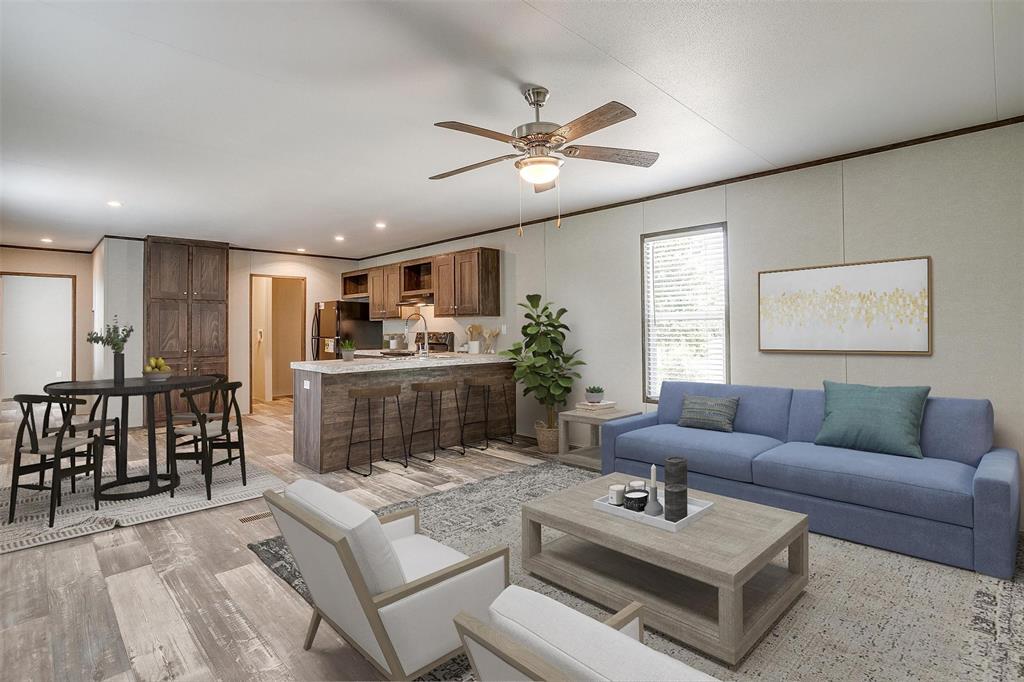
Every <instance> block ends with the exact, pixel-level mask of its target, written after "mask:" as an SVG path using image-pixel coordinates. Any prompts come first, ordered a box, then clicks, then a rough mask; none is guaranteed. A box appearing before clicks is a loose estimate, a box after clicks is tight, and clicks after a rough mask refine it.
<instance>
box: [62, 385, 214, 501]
mask: <svg viewBox="0 0 1024 682" xmlns="http://www.w3.org/2000/svg"><path fill="white" fill-rule="evenodd" d="M217 381H218V379H217V377H213V376H170V377H167V378H166V379H161V380H153V379H149V378H146V377H132V378H126V379H124V381H123V382H115V381H114V380H113V379H96V380H92V381H61V382H56V383H52V384H48V385H46V386H45V387H44V388H43V390H44V391H45V392H46V393H47V394H48V395H51V396H58V397H76V396H77V397H81V396H96V403H95V404H94V405H93V409H92V412H93V413H94V414H95V413H96V412H97V408H98V412H99V414H100V422H101V426H100V429H101V432H100V442H101V443H102V442H105V438H106V426H107V407H108V403H109V401H110V399H111V398H120V400H121V406H120V407H121V428H120V429H119V434H118V443H117V446H116V448H115V454H114V462H115V466H114V478H113V480H110V481H103V482H101V483H100V487H99V490H98V491H97V497H98V499H100V500H133V499H137V498H140V497H147V496H149V495H158V494H160V493H164V492H170V494H171V497H173V496H174V488H175V487H176V486H177V485H178V480H176V478H175V477H173V476H172V475H171V474H169V473H167V474H161V473H160V471H159V468H158V466H157V435H156V426H157V424H156V398H157V396H160V395H162V396H163V398H164V401H163V402H164V410H165V414H166V422H165V423H166V424H168V425H169V424H171V421H172V418H173V412H172V409H171V405H172V398H171V393H172V392H173V391H180V390H189V389H196V388H203V387H206V386H212V385H213V384H215V383H216V382H217ZM135 397H141V398H143V399H144V401H145V414H146V429H147V436H148V449H149V452H148V455H149V473H147V474H141V475H134V476H129V475H128V403H129V399H130V398H135ZM173 451H174V431H173V429H170V428H168V429H167V452H168V453H170V452H173ZM139 484H148V485H146V486H145V487H141V488H140V487H139ZM128 486H132V487H133V489H131V490H121V488H124V487H128Z"/></svg>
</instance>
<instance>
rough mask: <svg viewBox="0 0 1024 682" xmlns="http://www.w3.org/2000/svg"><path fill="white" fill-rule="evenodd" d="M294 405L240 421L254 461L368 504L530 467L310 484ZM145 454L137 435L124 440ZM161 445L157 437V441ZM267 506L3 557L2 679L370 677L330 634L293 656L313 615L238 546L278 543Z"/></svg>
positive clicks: (522, 461)
mask: <svg viewBox="0 0 1024 682" xmlns="http://www.w3.org/2000/svg"><path fill="white" fill-rule="evenodd" d="M0 407H2V408H3V409H2V410H0V476H2V479H0V480H4V481H5V482H7V481H9V479H10V459H11V455H12V452H13V445H12V441H13V438H14V436H15V432H16V429H17V414H16V412H17V410H16V409H12V408H14V407H15V406H13V405H12V404H10V403H4V404H3V405H2V406H0ZM291 410H292V405H291V401H290V400H278V401H274V402H273V403H258V402H257V403H255V404H254V413H253V414H252V415H250V416H247V417H245V418H244V421H245V440H246V452H247V456H248V457H249V461H251V462H255V463H257V464H259V465H260V466H263V467H264V468H266V469H269V470H270V471H272V472H273V473H274V474H276V475H277V476H278V477H279V478H280V479H281V480H283V481H285V482H290V481H293V480H295V479H297V478H312V479H315V480H318V481H320V482H322V483H323V484H324V485H328V486H330V487H331V488H334V489H336V490H344V491H347V492H348V494H350V495H351V496H352V497H353V498H354V499H356V500H358V501H359V502H361V503H363V504H365V505H367V506H369V507H378V506H380V505H384V504H389V503H393V502H399V501H403V500H409V499H413V498H416V497H420V496H422V495H427V494H430V493H432V492H436V491H439V490H446V489H448V488H451V487H454V486H458V485H461V484H463V483H468V482H472V481H476V480H480V479H482V478H487V477H490V476H494V475H497V474H501V473H505V472H508V471H515V470H518V469H520V468H522V467H524V466H527V465H529V464H532V463H535V462H536V461H537V460H536V459H535V457H534V455H536V454H537V453H536V451H535V450H531V449H527V448H523V449H522V450H521V451H520V452H510V453H508V454H507V455H503V456H501V457H498V456H495V455H493V454H481V453H479V452H477V451H473V450H468V451H467V454H466V456H465V457H459V456H458V455H450V454H447V453H442V454H439V455H438V458H437V460H436V461H435V462H434V463H432V464H428V463H423V462H412V461H410V464H409V468H408V469H403V468H402V466H401V465H399V464H393V463H381V464H380V465H378V464H377V463H375V464H374V475H373V476H372V477H370V478H362V477H360V476H357V475H355V474H350V473H348V472H334V473H330V474H315V473H313V472H312V471H309V470H308V469H306V468H304V467H301V466H299V465H296V464H295V463H294V462H293V461H292V455H291V449H292V432H291ZM130 440H131V448H130V450H131V458H132V459H136V458H141V457H143V456H144V454H143V452H144V451H143V448H144V447H145V431H142V430H133V431H132V432H131V434H130ZM158 440H160V442H162V439H158ZM266 510H267V507H266V505H265V504H264V502H263V501H262V500H251V501H248V502H241V503H238V504H234V505H229V506H226V507H217V508H215V509H209V510H204V511H200V512H196V513H193V514H188V515H185V516H177V517H174V518H170V519H164V520H161V521H154V522H151V523H146V524H142V525H138V526H130V527H127V528H116V529H114V530H111V531H108V532H105V533H97V534H95V535H91V536H87V537H83V538H76V539H73V540H68V541H65V542H60V543H54V544H50V545H44V546H42V547H34V548H31V549H26V550H22V551H18V552H13V553H10V554H5V555H2V556H0V661H2V662H3V664H2V665H3V671H2V673H0V677H2V678H3V679H4V680H6V681H11V682H13V681H15V680H33V681H37V680H165V679H175V680H209V679H219V680H370V679H377V678H378V675H377V673H376V672H375V671H374V669H373V668H372V667H371V666H370V665H369V664H368V663H366V661H365V660H364V659H363V658H362V657H361V656H360V655H359V654H358V653H356V652H355V651H353V650H352V649H351V648H350V647H349V646H348V645H347V644H345V643H344V642H343V641H342V640H341V639H340V638H339V637H338V636H337V635H335V634H334V632H333V631H332V630H331V628H329V627H321V628H320V631H319V633H318V634H317V637H316V641H315V642H314V645H313V648H312V649H311V650H310V651H303V650H302V640H303V637H304V635H305V630H306V626H307V624H308V622H309V616H310V608H309V606H308V605H307V604H306V602H305V601H303V600H302V598H301V597H299V596H298V595H297V594H296V593H295V592H294V591H293V590H292V589H291V588H290V587H288V586H287V585H286V584H285V583H284V582H283V581H281V580H280V579H278V578H277V577H276V576H275V575H273V574H272V573H271V572H270V571H269V570H267V569H266V568H265V567H264V566H263V565H262V563H261V562H260V561H259V559H257V558H256V555H255V554H253V553H252V552H251V551H249V549H248V548H247V547H246V544H247V543H249V542H254V541H257V540H262V539H264V538H267V537H271V536H273V535H277V534H278V530H277V526H276V525H275V523H274V521H273V519H271V518H262V519H257V520H253V521H250V522H248V523H241V522H240V521H239V519H240V518H242V517H245V516H250V515H253V514H259V513H260V512H264V511H266Z"/></svg>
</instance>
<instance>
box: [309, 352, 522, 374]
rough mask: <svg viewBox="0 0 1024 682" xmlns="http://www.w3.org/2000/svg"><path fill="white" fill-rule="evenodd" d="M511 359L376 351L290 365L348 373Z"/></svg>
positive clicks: (333, 372) (505, 361)
mask: <svg viewBox="0 0 1024 682" xmlns="http://www.w3.org/2000/svg"><path fill="white" fill-rule="evenodd" d="M511 362H512V360H511V359H509V358H506V357H502V356H501V355H492V354H480V355H470V354H468V353H431V354H430V355H429V356H427V357H426V358H423V359H421V358H419V357H418V356H409V357H400V358H389V357H384V356H382V355H381V351H379V350H359V351H356V359H355V360H306V361H301V362H293V363H292V364H291V368H292V369H301V370H304V371H306V372H319V373H321V374H350V373H355V372H377V371H382V370H383V371H392V370H403V369H423V368H426V367H457V366H461V365H495V364H508V363H511Z"/></svg>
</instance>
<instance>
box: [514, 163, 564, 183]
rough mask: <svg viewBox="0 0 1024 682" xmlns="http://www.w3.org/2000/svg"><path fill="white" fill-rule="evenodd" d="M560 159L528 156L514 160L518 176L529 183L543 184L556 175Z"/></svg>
mask: <svg viewBox="0 0 1024 682" xmlns="http://www.w3.org/2000/svg"><path fill="white" fill-rule="evenodd" d="M561 165H562V160H561V159H556V158H555V157H553V156H530V157H527V158H525V159H520V160H519V161H516V168H518V169H519V177H521V178H522V179H523V180H525V181H526V182H528V183H530V184H531V185H543V184H546V183H548V182H552V181H553V180H554V179H555V178H557V177H558V171H559V167H560V166H561Z"/></svg>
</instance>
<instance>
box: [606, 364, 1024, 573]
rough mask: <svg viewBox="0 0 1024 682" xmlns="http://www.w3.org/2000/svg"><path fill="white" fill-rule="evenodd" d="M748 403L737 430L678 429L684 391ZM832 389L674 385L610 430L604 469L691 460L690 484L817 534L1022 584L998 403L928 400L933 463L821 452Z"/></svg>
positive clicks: (1016, 483)
mask: <svg viewBox="0 0 1024 682" xmlns="http://www.w3.org/2000/svg"><path fill="white" fill-rule="evenodd" d="M684 394H691V395H705V396H715V397H730V396H738V397H739V399H740V401H739V408H738V410H737V412H736V419H735V422H734V428H735V430H734V431H733V432H732V433H723V432H719V431H704V430H700V429H691V428H685V427H681V426H678V425H677V423H678V421H679V416H680V414H681V412H682V406H683V395H684ZM824 414H825V394H824V391H815V390H801V389H790V388H769V387H758V386H740V385H723V384H702V383H690V382H677V381H672V382H665V383H664V384H662V387H661V396H660V399H659V402H658V410H657V412H650V413H647V414H644V415H640V416H636V417H627V418H625V419H617V420H614V421H611V422H608V423H606V424H604V425H603V426H602V428H601V437H602V438H601V440H602V443H601V467H602V471H603V472H604V473H606V474H607V473H610V472H612V471H621V472H625V473H628V474H635V475H637V476H647V475H649V473H650V469H651V464H656V465H658V466H659V477H661V476H662V475H663V471H662V470H661V469H660V467H661V465H663V464H664V461H665V458H666V457H672V456H682V457H685V458H686V459H687V460H688V461H689V471H690V475H689V482H690V486H691V487H693V488H695V489H697V490H706V491H708V492H712V493H717V494H720V495H726V496H729V497H736V498H740V499H744V500H749V501H751V502H758V503H761V504H767V505H771V506H774V507H782V508H785V509H791V510H793V511H798V512H802V513H804V514H807V516H808V517H809V520H810V529H811V530H812V531H814V532H816V533H822V534H824V535H832V536H835V537H838V538H844V539H846V540H852V541H854V542H859V543H862V544H866V545H873V546H875V547H881V548H883V549H888V550H893V551H897V552H902V553H904V554H910V555H913V556H917V557H921V558H924V559H929V560H931V561H938V562H941V563H945V564H950V565H952V566H959V567H961V568H969V569H973V570H975V571H978V572H979V573H985V574H987V575H992V576H996V577H999V578H1011V577H1012V576H1013V573H1014V565H1015V561H1016V556H1017V537H1018V516H1019V513H1020V463H1019V460H1018V458H1017V452H1016V451H1015V450H1009V449H1006V448H993V447H992V430H993V426H992V421H993V417H992V404H991V403H990V402H989V401H987V400H968V399H962V398H929V399H928V403H927V405H926V406H925V412H924V421H923V423H922V426H921V449H922V451H923V452H924V459H916V458H912V457H899V456H896V455H884V454H879V453H874V452H861V451H854V450H847V449H844V448H834V447H827V446H822V445H815V444H814V438H815V436H816V435H817V433H818V430H819V428H820V427H821V423H822V420H823V419H824Z"/></svg>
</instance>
